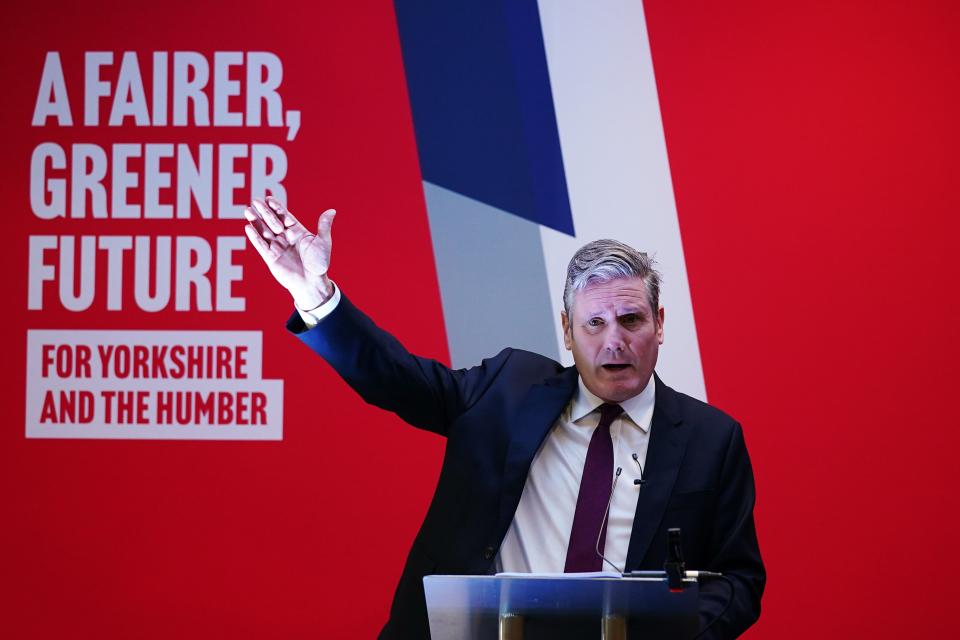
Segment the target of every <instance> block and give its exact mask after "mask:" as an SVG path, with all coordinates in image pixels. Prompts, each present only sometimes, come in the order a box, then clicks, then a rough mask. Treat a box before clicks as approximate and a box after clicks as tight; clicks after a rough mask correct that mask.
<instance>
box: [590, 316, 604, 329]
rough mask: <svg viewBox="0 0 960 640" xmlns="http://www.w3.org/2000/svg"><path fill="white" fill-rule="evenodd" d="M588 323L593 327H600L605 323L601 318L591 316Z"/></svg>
mask: <svg viewBox="0 0 960 640" xmlns="http://www.w3.org/2000/svg"><path fill="white" fill-rule="evenodd" d="M587 324H588V325H590V326H591V327H599V326H600V325H602V324H603V320H601V319H600V318H590V320H588V321H587Z"/></svg>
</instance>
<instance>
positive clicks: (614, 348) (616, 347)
mask: <svg viewBox="0 0 960 640" xmlns="http://www.w3.org/2000/svg"><path fill="white" fill-rule="evenodd" d="M605 343H606V348H607V351H610V352H611V353H615V354H616V353H620V352H621V351H623V350H624V349H626V342H625V341H624V339H623V327H621V326H620V325H618V324H614V325H611V326H610V329H609V330H608V331H607V335H606V340H605Z"/></svg>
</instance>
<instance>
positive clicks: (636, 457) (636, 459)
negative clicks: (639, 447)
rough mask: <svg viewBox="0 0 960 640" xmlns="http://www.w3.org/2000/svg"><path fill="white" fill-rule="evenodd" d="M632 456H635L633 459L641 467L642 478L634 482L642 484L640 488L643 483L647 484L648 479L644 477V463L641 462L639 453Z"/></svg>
mask: <svg viewBox="0 0 960 640" xmlns="http://www.w3.org/2000/svg"><path fill="white" fill-rule="evenodd" d="M631 457H632V458H633V461H634V462H636V463H637V466H638V467H640V479H639V480H634V481H633V484H638V485H640V488H641V489H642V488H643V485H645V484H647V481H646V480H644V479H643V465H642V464H640V457H639V456H638V455H637V454H633V455H632V456H631Z"/></svg>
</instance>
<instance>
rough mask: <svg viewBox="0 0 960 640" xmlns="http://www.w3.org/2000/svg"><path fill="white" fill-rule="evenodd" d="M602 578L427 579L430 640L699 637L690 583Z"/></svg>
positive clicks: (694, 591)
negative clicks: (674, 585) (677, 586)
mask: <svg viewBox="0 0 960 640" xmlns="http://www.w3.org/2000/svg"><path fill="white" fill-rule="evenodd" d="M687 585H688V586H687V587H686V588H685V589H683V590H682V591H678V592H672V591H670V589H669V588H668V587H667V582H666V580H665V579H660V578H622V577H620V576H617V575H614V574H611V575H609V576H590V577H571V576H570V574H566V575H564V576H549V575H543V576H529V575H528V576H522V575H500V576H427V577H425V578H424V579H423V586H424V591H425V592H426V597H427V611H428V614H429V617H430V636H431V638H432V640H495V639H497V638H501V639H502V640H521V639H522V640H539V639H540V638H550V639H551V640H561V639H564V640H565V639H567V638H570V639H573V638H576V639H577V640H586V639H589V638H605V639H607V640H619V639H623V638H631V639H633V638H636V639H642V640H660V639H661V638H662V639H667V638H669V639H670V640H677V639H681V640H682V639H683V638H693V637H695V636H696V635H697V632H698V630H699V626H698V625H699V622H698V619H697V604H698V598H699V589H698V587H697V584H696V582H695V581H691V582H688V583H687Z"/></svg>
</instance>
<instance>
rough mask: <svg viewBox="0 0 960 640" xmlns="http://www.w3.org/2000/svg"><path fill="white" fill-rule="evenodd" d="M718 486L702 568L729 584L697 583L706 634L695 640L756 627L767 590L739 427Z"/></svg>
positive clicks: (750, 476) (747, 462) (751, 483)
mask: <svg viewBox="0 0 960 640" xmlns="http://www.w3.org/2000/svg"><path fill="white" fill-rule="evenodd" d="M720 486H721V487H722V489H721V490H720V495H719V496H718V501H717V506H716V516H715V527H714V529H713V532H712V534H711V536H710V544H709V548H710V549H711V554H710V555H711V560H710V563H709V566H707V567H704V568H705V569H707V570H709V571H718V572H720V573H722V574H723V575H725V576H726V577H727V578H728V579H729V580H730V582H729V584H728V583H727V582H725V581H724V580H719V579H708V580H706V581H704V582H702V583H701V587H700V628H701V629H705V630H706V631H705V632H704V633H703V634H702V635H701V636H699V637H700V638H710V639H711V640H719V639H721V638H736V637H737V636H739V635H740V634H741V633H743V632H744V631H745V630H746V629H747V628H748V627H749V626H750V625H752V624H753V623H754V622H756V620H757V618H759V617H760V597H761V596H762V595H763V589H764V585H765V584H766V571H765V569H764V566H763V560H762V559H761V557H760V546H759V544H758V542H757V532H756V528H755V527H754V521H753V506H754V503H755V502H756V488H755V486H754V481H753V469H752V467H751V465H750V457H749V455H748V454H747V447H746V444H745V443H744V439H743V430H742V428H741V427H740V425H739V424H736V425H735V427H734V430H733V434H732V436H731V438H730V442H729V444H728V446H727V451H726V456H725V459H724V462H723V468H722V471H721V478H720ZM731 585H732V587H733V592H732V593H731ZM728 603H729V604H728ZM708 625H709V628H707V627H708Z"/></svg>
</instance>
